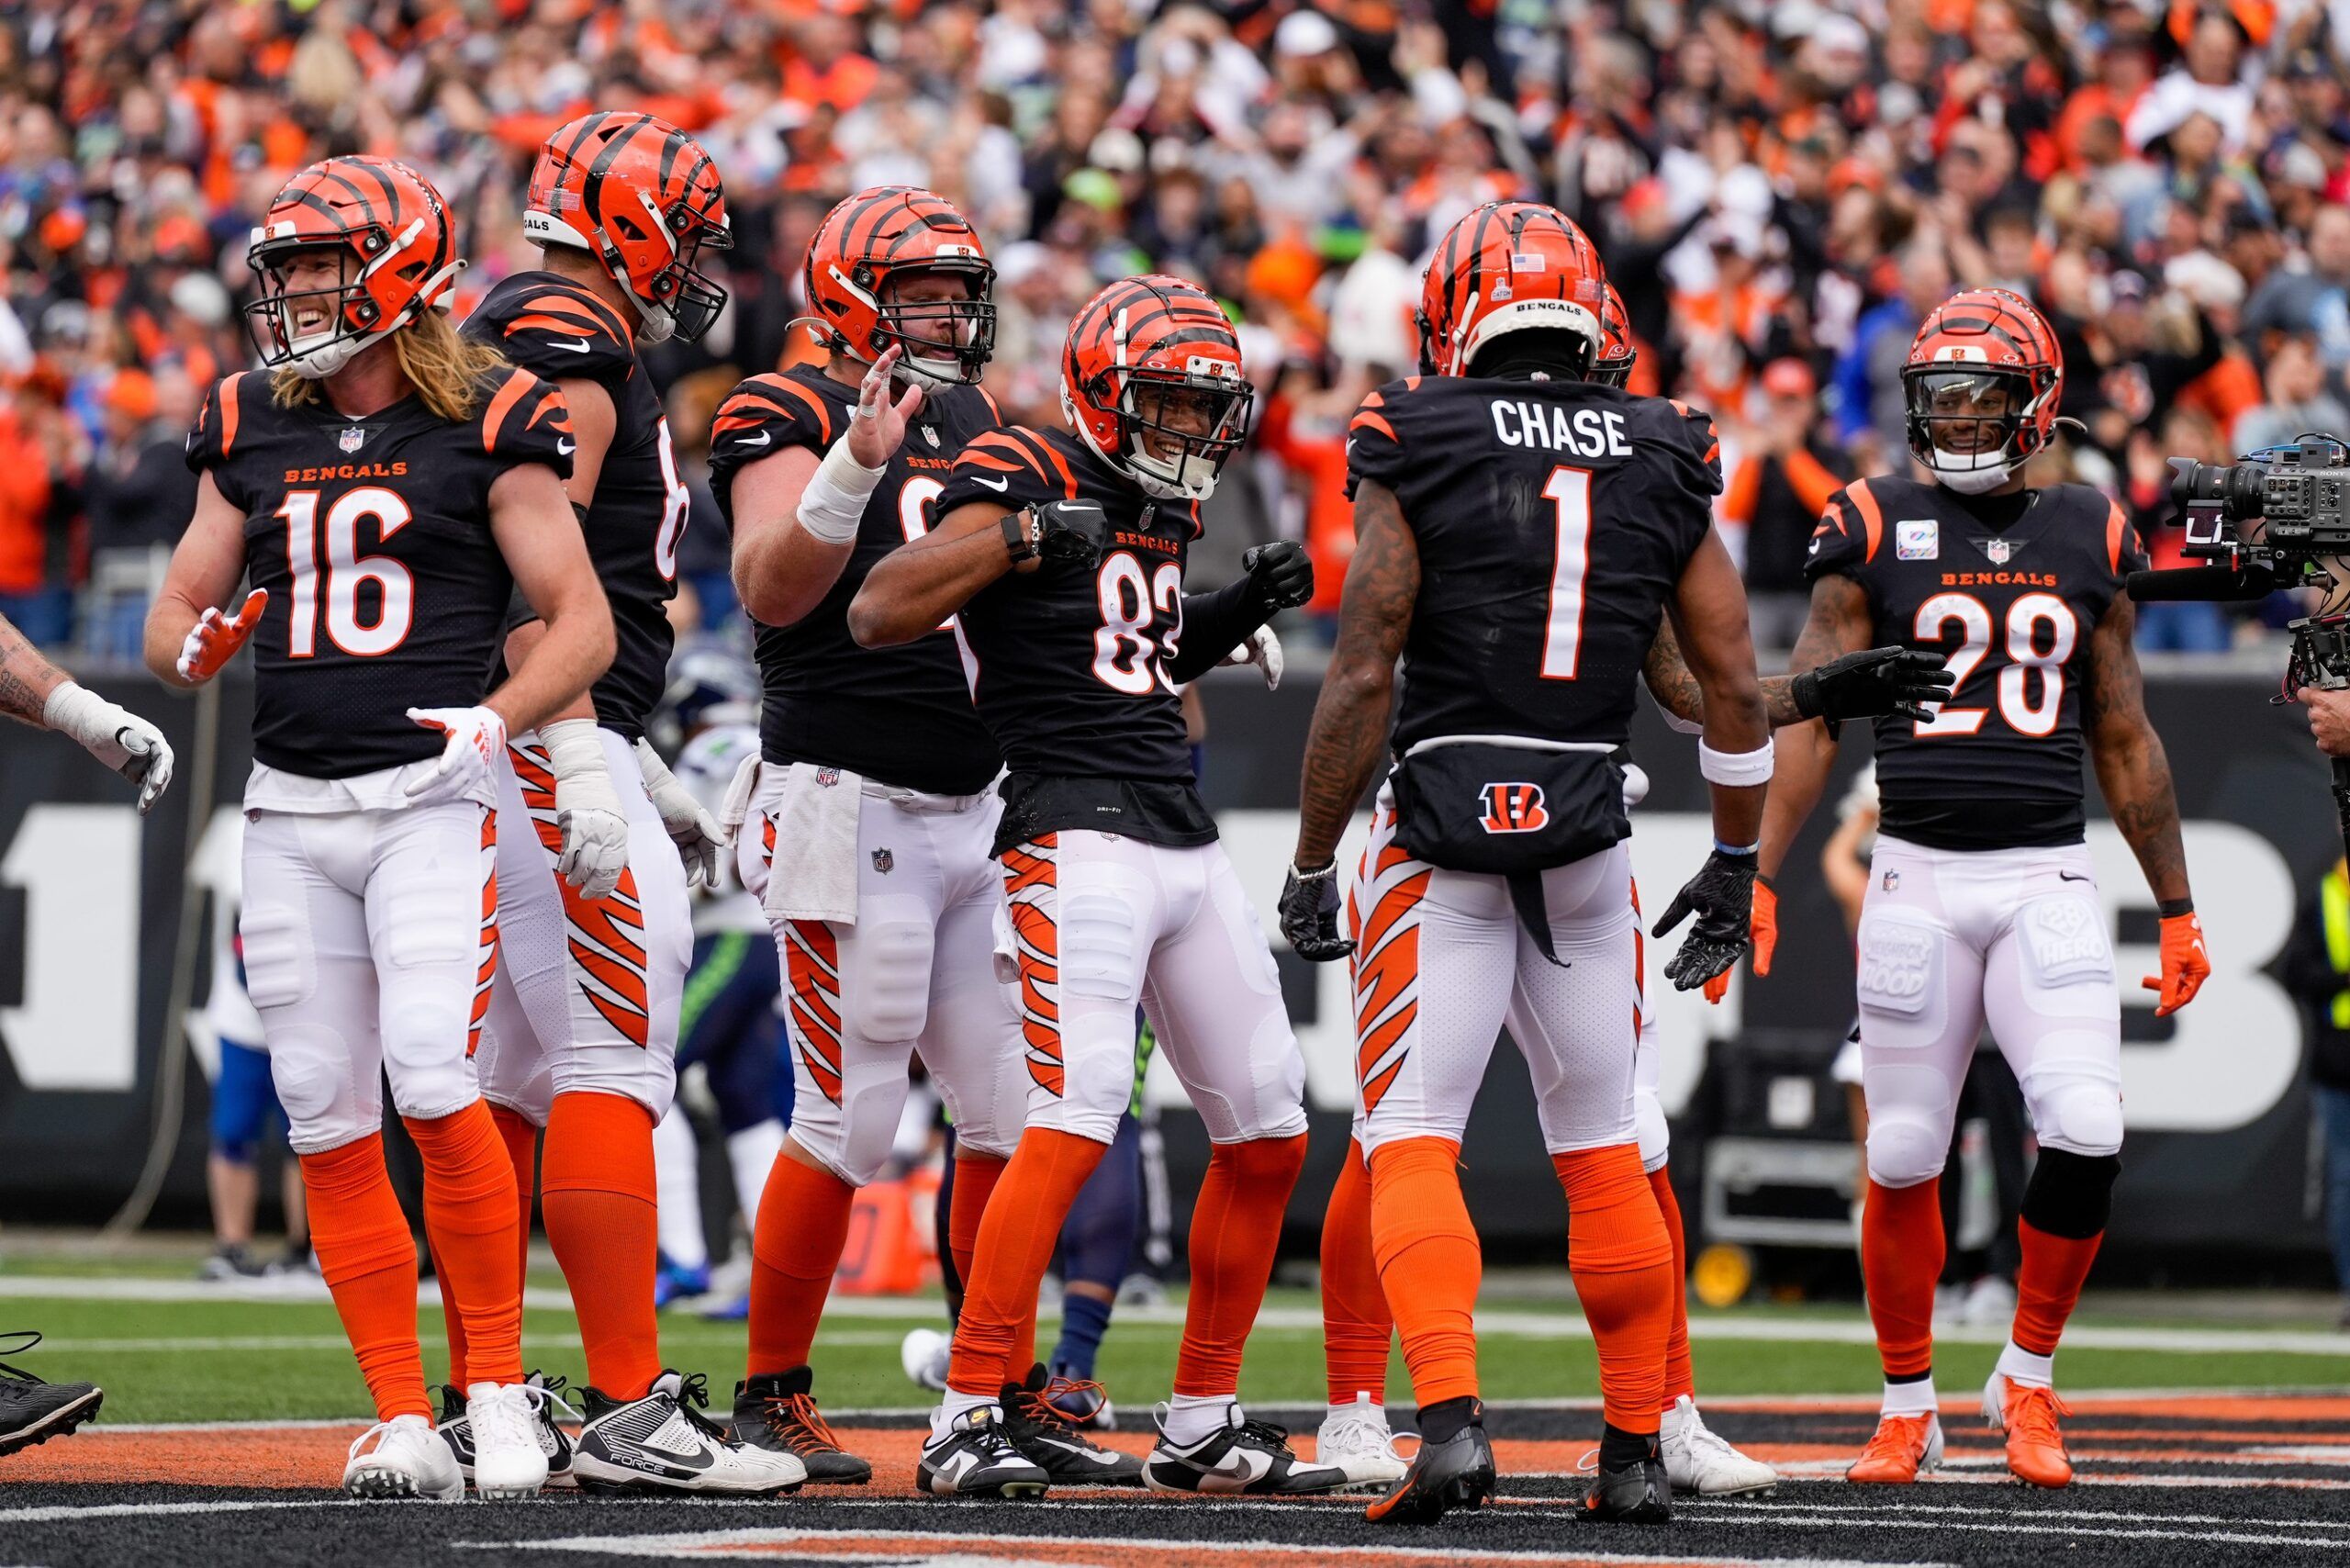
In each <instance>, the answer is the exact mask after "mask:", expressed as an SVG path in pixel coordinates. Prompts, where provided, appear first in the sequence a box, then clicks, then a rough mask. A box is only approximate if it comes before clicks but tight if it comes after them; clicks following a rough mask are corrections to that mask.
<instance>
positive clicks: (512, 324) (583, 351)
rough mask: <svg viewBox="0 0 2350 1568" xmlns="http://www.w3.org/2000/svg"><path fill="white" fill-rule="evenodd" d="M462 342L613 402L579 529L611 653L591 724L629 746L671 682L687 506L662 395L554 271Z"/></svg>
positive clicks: (624, 340) (470, 322)
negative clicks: (607, 623)
mask: <svg viewBox="0 0 2350 1568" xmlns="http://www.w3.org/2000/svg"><path fill="white" fill-rule="evenodd" d="M464 332H465V335H466V336H467V337H470V338H477V339H479V340H480V341H481V342H487V343H491V344H495V345H496V346H497V348H498V352H499V353H503V354H504V355H505V356H506V357H507V358H508V359H509V360H512V361H513V362H514V363H515V364H519V365H520V366H521V367H522V368H523V369H525V370H528V371H532V372H533V373H535V374H537V375H542V376H543V377H545V378H546V379H547V380H549V381H593V382H595V383H596V384H597V385H599V386H602V387H603V388H604V390H605V391H606V392H607V393H608V394H610V397H611V399H612V414H613V423H612V441H611V445H610V447H609V448H608V449H607V450H606V451H605V453H604V461H603V465H602V466H601V467H600V468H599V469H598V470H597V473H596V498H595V499H594V500H593V501H592V502H591V503H590V504H589V505H588V512H587V515H586V517H584V518H583V519H582V520H581V523H580V526H581V528H582V530H583V531H584V532H586V534H587V537H588V558H589V559H590V560H592V561H593V562H594V563H595V565H596V577H597V580H598V581H599V582H601V583H602V584H603V585H604V597H605V598H606V599H609V600H610V602H611V607H612V632H613V636H614V639H615V642H616V644H617V647H616V651H615V652H614V654H613V655H612V663H611V667H610V669H608V670H606V671H605V672H604V673H603V675H602V676H600V677H599V678H598V679H597V681H596V685H595V688H594V689H593V693H592V695H593V699H594V701H595V705H596V722H597V723H599V724H600V725H602V726H603V727H604V728H605V729H608V730H612V731H615V732H617V733H618V734H620V735H621V737H622V738H623V739H626V740H630V741H634V740H636V739H638V738H639V737H641V736H642V735H643V734H644V723H645V721H646V719H648V718H649V717H650V716H651V715H652V712H653V709H654V705H655V703H657V702H659V701H660V700H661V692H662V689H663V688H664V687H665V686H666V684H667V681H668V671H669V654H670V650H671V648H672V647H673V645H674V644H675V635H674V633H673V632H672V631H671V629H670V625H669V616H668V610H667V605H668V603H669V600H670V599H672V598H673V597H675V595H676V594H677V545H678V542H679V541H680V540H681V539H682V538H683V537H684V536H685V531H686V515H687V511H688V504H689V503H688V495H687V491H686V486H685V481H684V480H683V479H682V478H681V477H679V476H678V473H677V454H676V453H675V451H674V450H673V449H672V448H671V446H670V442H669V421H668V420H667V419H666V417H665V416H664V415H663V414H662V412H661V398H660V396H659V395H658V394H657V393H655V391H654V389H653V384H652V381H651V379H650V378H649V377H647V376H646V375H645V374H644V370H643V366H642V365H640V364H638V363H637V359H636V348H635V345H634V343H633V342H632V340H631V338H630V335H629V330H628V328H627V326H626V324H625V323H624V322H622V321H621V318H620V315H619V313H618V312H617V311H615V310H613V308H611V307H610V305H607V304H605V303H604V301H603V300H601V299H599V298H598V297H596V295H595V293H594V291H593V290H591V289H589V288H588V287H586V286H583V285H580V284H576V283H574V282H572V281H571V280H570V279H568V278H565V277H563V276H560V275H559V274H554V273H549V272H521V273H515V274H512V275H510V276H509V277H507V278H506V279H504V280H503V281H502V282H500V283H499V284H498V286H497V287H495V288H493V289H491V290H490V291H489V294H488V296H487V297H486V298H484V299H483V300H482V302H481V304H480V305H479V306H478V307H477V308H476V309H475V311H474V313H473V314H472V315H471V316H470V317H468V318H466V319H465V325H464Z"/></svg>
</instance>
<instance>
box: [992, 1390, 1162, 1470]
mask: <svg viewBox="0 0 2350 1568" xmlns="http://www.w3.org/2000/svg"><path fill="white" fill-rule="evenodd" d="M1089 1391H1090V1393H1091V1394H1099V1393H1100V1392H1101V1391H1100V1389H1099V1387H1098V1386H1096V1385H1094V1384H1091V1383H1085V1384H1078V1383H1070V1382H1069V1380H1068V1379H1066V1378H1054V1377H1047V1376H1046V1373H1045V1368H1044V1363H1043V1362H1041V1361H1040V1362H1038V1363H1037V1364H1036V1365H1035V1366H1033V1367H1031V1368H1030V1369H1029V1371H1028V1376H1027V1379H1026V1381H1025V1382H1023V1383H1006V1384H1004V1386H1003V1435H1004V1437H1005V1438H1006V1439H1008V1440H1009V1441H1010V1442H1011V1444H1012V1446H1013V1448H1016V1449H1018V1450H1020V1451H1021V1452H1022V1453H1024V1454H1025V1455H1026V1456H1027V1457H1028V1459H1029V1461H1030V1462H1032V1463H1034V1464H1035V1465H1036V1466H1037V1467H1038V1468H1039V1469H1041V1470H1042V1471H1044V1473H1046V1474H1047V1475H1049V1476H1051V1477H1052V1478H1053V1484H1054V1485H1056V1486H1139V1485H1141V1484H1142V1461H1141V1460H1139V1459H1137V1458H1136V1457H1135V1456H1134V1455H1133V1454H1130V1453H1120V1452H1119V1451H1118V1450H1115V1449H1105V1448H1103V1447H1102V1446H1101V1445H1100V1444H1099V1443H1096V1442H1094V1441H1092V1440H1091V1439H1089V1438H1088V1437H1086V1435H1085V1434H1084V1433H1083V1432H1081V1431H1080V1430H1079V1429H1078V1426H1077V1423H1076V1422H1075V1421H1073V1420H1071V1419H1070V1418H1069V1415H1068V1413H1067V1412H1065V1411H1064V1410H1062V1409H1061V1408H1060V1406H1059V1405H1058V1404H1057V1401H1058V1400H1060V1399H1062V1398H1066V1397H1069V1396H1071V1395H1072V1394H1088V1393H1089Z"/></svg>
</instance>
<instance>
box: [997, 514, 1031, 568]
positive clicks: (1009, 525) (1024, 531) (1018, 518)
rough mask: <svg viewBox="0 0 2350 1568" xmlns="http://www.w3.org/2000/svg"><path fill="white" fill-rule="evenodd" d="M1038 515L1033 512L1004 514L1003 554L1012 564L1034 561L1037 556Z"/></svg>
mask: <svg viewBox="0 0 2350 1568" xmlns="http://www.w3.org/2000/svg"><path fill="white" fill-rule="evenodd" d="M1037 532H1038V530H1037V528H1036V514H1035V512H1032V511H1008V512H1005V513H1004V514H1003V552H1004V554H1007V555H1009V556H1011V557H1012V564H1013V566H1018V565H1019V564H1020V563H1021V562H1023V561H1033V560H1035V558H1036V554H1037V548H1036V545H1037V541H1036V534H1037Z"/></svg>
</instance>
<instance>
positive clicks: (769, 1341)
mask: <svg viewBox="0 0 2350 1568" xmlns="http://www.w3.org/2000/svg"><path fill="white" fill-rule="evenodd" d="M854 1204H856V1188H854V1187H852V1186H850V1185H849V1184H848V1183H847V1182H844V1181H842V1180H841V1179H840V1178H839V1177H838V1176H835V1175H834V1174H833V1173H832V1172H831V1171H829V1170H819V1169H818V1168H816V1167H815V1166H812V1165H805V1164H802V1163H801V1162H800V1161H799V1160H797V1159H793V1158H792V1157H791V1151H790V1150H789V1148H786V1149H785V1150H784V1151H783V1152H781V1153H779V1154H778V1155H777V1156H776V1157H775V1163H774V1164H773V1165H772V1166H770V1167H768V1169H767V1186H766V1187H765V1188H763V1189H762V1190H761V1191H760V1193H759V1219H758V1223H757V1225H755V1226H753V1227H752V1233H751V1361H750V1371H751V1375H752V1376H753V1377H763V1376H766V1375H768V1374H770V1373H774V1372H789V1370H790V1369H791V1368H793V1367H799V1366H806V1365H807V1364H808V1347H809V1346H811V1345H812V1344H814V1343H815V1342H816V1322H817V1320H818V1319H819V1318H821V1317H822V1316H824V1296H825V1294H826V1293H827V1292H829V1291H830V1290H831V1289H832V1288H833V1274H834V1271H836V1270H838V1269H839V1268H840V1266H841V1249H842V1248H844V1247H845V1246H847V1245H848V1216H849V1210H850V1209H851V1207H852V1206H853V1205H854Z"/></svg>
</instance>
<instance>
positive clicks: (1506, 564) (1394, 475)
mask: <svg viewBox="0 0 2350 1568" xmlns="http://www.w3.org/2000/svg"><path fill="white" fill-rule="evenodd" d="M1364 479H1370V480H1372V481H1375V482H1376V483H1378V484H1381V485H1383V486H1385V487H1387V488H1388V489H1390V490H1393V492H1394V493H1395V496H1396V498H1397V500H1398V501H1399V502H1400V503H1401V504H1402V506H1403V510H1404V519H1405V521H1408V522H1409V523H1410V525H1411V529H1412V533H1413V536H1414V537H1415V539H1416V541H1417V542H1418V545H1419V552H1420V560H1421V576H1420V591H1419V598H1418V599H1417V601H1416V604H1415V605H1414V608H1413V612H1412V629H1411V633H1410V636H1409V638H1408V640H1407V641H1406V643H1405V644H1404V659H1405V666H1406V670H1407V676H1406V678H1405V680H1404V694H1403V700H1402V704H1401V711H1400V713H1399V714H1398V717H1397V722H1396V729H1395V747H1396V750H1397V751H1399V752H1401V751H1403V750H1404V749H1405V748H1407V747H1409V746H1411V745H1416V744H1417V743H1418V742H1420V741H1423V740H1427V739H1430V738H1432V737H1435V736H1438V735H1479V734H1483V735H1520V736H1527V737H1529V738H1533V739H1538V740H1554V741H1582V742H1594V743H1597V742H1605V743H1607V744H1609V745H1622V744H1623V743H1624V742H1625V741H1626V740H1627V739H1628V730H1629V726H1630V723H1631V715H1632V706H1633V702H1634V699H1635V688H1636V686H1637V685H1638V677H1639V671H1640V666H1641V665H1642V664H1643V663H1644V662H1645V661H1646V659H1647V657H1648V650H1649V644H1651V642H1653V641H1654V640H1655V637H1656V629H1657V625H1658V617H1659V616H1660V615H1661V614H1662V611H1663V609H1664V605H1665V602H1666V600H1667V599H1669V598H1670V596H1671V595H1672V593H1673V587H1674V585H1675V584H1677V583H1678V582H1679V581H1680V580H1681V574H1682V571H1683V569H1684V567H1685V566H1687V565H1688V561H1689V557H1690V555H1691V554H1693V553H1694V552H1695V550H1696V548H1697V546H1698V544H1699V543H1700V542H1701V541H1703V540H1704V538H1705V536H1706V532H1707V529H1708V528H1709V527H1710V526H1711V525H1712V502H1713V498H1714V497H1715V496H1716V495H1717V494H1718V493H1719V491H1720V489H1721V449H1720V444H1719V442H1717V441H1716V440H1715V438H1714V431H1713V421H1712V420H1710V419H1709V418H1707V416H1706V415H1705V414H1703V413H1700V412H1697V411H1695V410H1694V409H1688V408H1686V407H1684V406H1683V405H1681V404H1678V403H1668V402H1666V401H1664V400H1663V399H1662V398H1637V397H1634V396H1632V395H1631V394H1630V393H1628V392H1624V391H1622V390H1620V389H1618V388H1617V387H1613V386H1602V385H1599V384H1598V383H1595V382H1587V381H1521V380H1489V379H1479V378H1471V377H1466V376H1449V375H1448V376H1429V377H1425V378H1423V377H1420V376H1411V377H1408V378H1406V379H1404V380H1402V381H1396V382H1391V383H1389V384H1388V385H1387V386H1382V387H1381V388H1379V390H1377V391H1375V392H1373V393H1372V394H1371V396H1370V397H1368V398H1365V399H1363V405H1362V408H1361V409H1360V411H1358V412H1357V413H1356V415H1355V417H1354V420H1353V423H1352V424H1351V425H1349V426H1348V431H1347V486H1348V493H1349V494H1351V493H1352V492H1353V490H1354V488H1355V487H1356V486H1357V485H1358V484H1359V483H1360V481H1361V480H1364Z"/></svg>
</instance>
